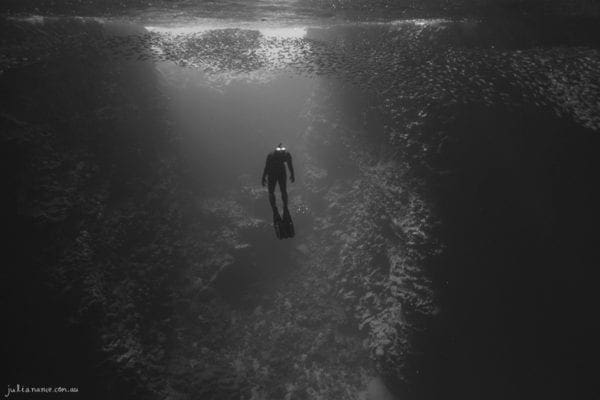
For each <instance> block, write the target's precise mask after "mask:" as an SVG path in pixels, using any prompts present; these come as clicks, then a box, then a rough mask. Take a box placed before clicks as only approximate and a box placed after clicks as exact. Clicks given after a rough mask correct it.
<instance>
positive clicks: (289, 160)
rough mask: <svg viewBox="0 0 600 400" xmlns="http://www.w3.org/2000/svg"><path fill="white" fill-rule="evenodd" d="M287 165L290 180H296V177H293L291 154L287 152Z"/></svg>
mask: <svg viewBox="0 0 600 400" xmlns="http://www.w3.org/2000/svg"><path fill="white" fill-rule="evenodd" d="M287 166H288V168H289V170H290V181H292V182H294V181H295V180H296V177H294V166H293V165H292V155H291V154H289V153H288V158H287Z"/></svg>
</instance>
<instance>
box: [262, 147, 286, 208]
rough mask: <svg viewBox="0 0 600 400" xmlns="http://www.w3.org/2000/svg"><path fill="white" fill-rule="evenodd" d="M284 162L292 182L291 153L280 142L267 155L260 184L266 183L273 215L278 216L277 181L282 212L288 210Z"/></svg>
mask: <svg viewBox="0 0 600 400" xmlns="http://www.w3.org/2000/svg"><path fill="white" fill-rule="evenodd" d="M285 164H287V166H288V168H289V170H290V181H291V182H294V167H293V166H292V155H291V154H290V153H289V152H288V151H287V150H286V148H285V147H283V145H282V144H281V143H279V145H278V146H277V147H276V148H275V150H273V151H272V152H270V153H269V154H268V155H267V162H266V164H265V170H264V172H263V175H262V185H263V186H265V185H266V184H267V178H268V188H269V202H270V203H271V208H272V209H273V215H277V216H279V212H278V211H277V203H276V201H275V185H276V184H277V183H279V190H281V200H282V201H283V212H284V215H285V214H289V211H288V194H287V176H286V171H285Z"/></svg>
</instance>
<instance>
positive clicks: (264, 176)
mask: <svg viewBox="0 0 600 400" xmlns="http://www.w3.org/2000/svg"><path fill="white" fill-rule="evenodd" d="M269 161H271V155H270V154H269V155H267V161H266V162H265V169H264V170H263V174H262V179H261V180H260V183H262V185H263V186H265V185H266V184H267V174H268V172H269Z"/></svg>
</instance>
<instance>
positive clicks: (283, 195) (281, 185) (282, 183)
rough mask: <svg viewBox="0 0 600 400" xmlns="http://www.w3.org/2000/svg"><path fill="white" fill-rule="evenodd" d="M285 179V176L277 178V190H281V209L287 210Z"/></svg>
mask: <svg viewBox="0 0 600 400" xmlns="http://www.w3.org/2000/svg"><path fill="white" fill-rule="evenodd" d="M286 180H287V177H286V176H285V175H283V176H280V177H279V189H280V190H281V200H282V201H283V209H284V210H285V211H287V209H288V194H287V182H286Z"/></svg>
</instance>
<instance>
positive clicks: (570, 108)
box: [0, 14, 600, 399]
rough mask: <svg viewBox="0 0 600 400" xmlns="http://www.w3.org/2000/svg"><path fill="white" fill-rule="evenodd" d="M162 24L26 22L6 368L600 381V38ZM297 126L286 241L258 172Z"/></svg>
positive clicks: (436, 23)
mask: <svg viewBox="0 0 600 400" xmlns="http://www.w3.org/2000/svg"><path fill="white" fill-rule="evenodd" d="M151 17H152V14H149V17H148V18H147V19H148V20H149V22H148V24H145V26H144V25H138V24H132V23H129V22H123V21H100V22H98V21H92V20H77V19H60V18H54V19H52V18H51V19H46V20H41V19H39V18H38V19H35V20H30V21H27V22H26V21H21V20H4V21H3V26H2V29H3V30H4V32H5V33H6V35H3V36H4V38H3V41H2V46H3V49H4V54H5V56H3V60H2V63H3V64H2V71H3V72H2V75H0V86H1V89H2V93H3V94H5V96H3V100H2V103H1V107H2V109H1V111H2V123H3V125H4V132H5V134H4V137H3V143H4V144H5V146H3V148H4V149H7V150H5V151H4V153H5V154H3V168H2V171H3V173H5V181H6V182H10V184H9V190H8V193H10V195H9V196H7V197H6V198H5V202H6V205H4V206H3V210H6V218H5V219H6V220H7V221H8V223H7V224H6V225H5V227H6V233H7V234H9V236H10V237H11V238H12V239H11V240H12V241H9V242H6V244H7V246H6V251H5V254H7V259H11V260H17V261H16V262H12V263H11V265H10V267H9V268H7V269H6V271H5V274H6V279H4V281H5V282H7V290H6V291H5V293H7V295H6V297H7V298H8V302H7V303H6V304H7V312H8V313H7V314H6V315H8V316H9V317H8V319H10V320H11V321H13V323H12V324H11V330H10V334H9V341H7V342H6V343H7V345H6V346H5V349H4V352H5V353H7V354H9V355H10V357H9V358H10V359H11V360H13V361H14V363H13V365H14V367H13V369H12V374H11V375H10V376H9V377H8V378H9V381H10V383H17V382H18V381H20V382H22V383H26V382H25V381H30V382H31V384H32V385H33V384H38V383H41V381H44V380H47V381H49V382H59V381H60V382H61V384H62V381H69V382H73V384H79V385H80V386H81V387H83V388H85V391H86V394H85V396H86V397H85V398H93V397H94V396H95V397H97V398H105V397H106V396H111V397H114V398H119V397H120V398H131V397H137V398H152V397H156V398H160V397H161V396H162V397H164V396H167V395H171V396H173V397H174V398H177V396H180V398H190V397H189V396H191V398H194V396H200V398H224V396H234V397H235V396H237V397H238V398H239V397H240V396H245V397H244V398H251V396H258V394H254V395H252V394H251V393H254V392H253V391H255V392H256V391H257V390H262V392H256V393H263V394H264V395H265V396H267V398H283V397H284V396H286V394H289V393H292V395H290V396H295V397H297V398H311V396H313V397H314V396H316V394H321V395H322V396H329V398H353V397H352V396H355V395H357V393H359V392H360V391H362V390H364V389H365V388H366V387H367V384H368V382H369V381H370V379H371V377H374V376H382V377H384V378H385V381H386V384H387V385H388V386H389V387H390V388H391V389H392V390H393V391H394V392H395V393H396V395H397V396H398V398H427V399H429V398H431V399H437V398H442V397H449V398H481V397H485V398H537V397H545V398H579V397H582V396H583V394H584V393H585V392H586V389H587V387H588V386H589V385H590V383H591V376H590V375H591V372H590V370H589V369H587V368H586V367H585V364H587V362H589V361H593V360H594V358H595V357H594V354H595V351H594V349H596V348H597V346H596V345H595V343H594V339H595V336H596V335H595V333H596V332H595V331H594V330H593V319H594V318H593V316H594V314H595V313H594V304H595V296H594V295H593V293H594V290H593V289H594V279H593V277H594V276H595V270H594V267H595V266H597V265H599V262H598V261H599V260H598V255H597V253H596V251H595V247H596V246H595V242H596V237H597V235H595V227H596V225H597V222H598V221H599V219H600V218H599V217H600V215H599V212H598V211H597V204H599V200H600V198H599V197H600V192H599V191H598V189H597V188H596V184H595V183H596V181H597V180H598V179H597V178H598V173H599V172H600V165H598V161H596V160H597V157H596V156H595V154H596V152H597V151H598V150H599V146H600V143H599V142H598V136H597V130H598V128H599V126H600V125H599V118H600V109H599V107H598V100H597V99H598V94H599V93H598V91H599V90H600V86H599V75H598V71H599V68H600V57H599V54H598V51H597V49H596V48H595V47H594V43H593V42H590V41H585V40H583V41H582V40H579V39H578V36H577V35H574V34H568V33H564V34H560V33H557V32H565V31H567V32H572V30H570V29H566V30H565V29H563V30H560V29H557V30H556V31H552V34H551V35H549V34H545V33H544V32H547V31H546V30H544V29H537V28H535V27H531V26H527V25H523V24H516V25H515V26H514V27H513V28H514V29H515V30H517V29H518V30H519V32H521V33H522V34H523V35H525V36H526V37H527V38H528V39H529V40H528V41H526V42H525V43H523V42H521V41H520V40H517V39H516V38H515V35H514V31H510V30H507V29H506V27H505V26H500V27H499V26H496V25H494V24H490V25H486V24H485V23H480V22H475V21H463V22H452V21H447V20H416V21H395V22H392V23H374V22H373V23H361V24H357V23H353V24H348V23H339V24H337V25H336V24H333V25H329V24H322V22H316V21H313V23H312V24H306V25H304V24H295V25H294V24H291V25H273V24H263V25H260V24H258V25H257V24H256V23H249V22H246V23H244V24H242V27H241V28H240V27H239V26H238V25H239V24H238V23H237V22H235V21H230V20H228V21H221V20H218V19H212V20H202V21H200V22H198V21H196V22H195V23H194V24H190V23H189V21H187V22H185V23H184V22H182V23H180V24H176V23H166V21H164V20H160V19H156V20H152V18H151ZM558 28H560V27H558ZM540 32H541V33H540ZM44 132H46V133H45V134H44ZM279 142H284V143H285V144H286V145H287V146H288V147H289V148H290V149H291V150H292V154H293V156H294V162H295V166H296V169H297V172H296V174H297V176H298V182H297V183H296V184H294V185H291V187H290V197H291V199H292V200H291V201H292V204H293V207H294V216H295V218H296V226H297V230H298V237H297V238H296V239H295V241H286V242H283V243H281V242H280V243H278V244H277V245H273V240H274V238H273V235H272V232H271V227H270V221H269V217H270V210H269V206H268V203H267V201H266V198H265V196H264V190H263V189H262V188H260V186H259V179H260V174H261V172H262V167H263V163H264V158H265V156H266V153H267V152H268V151H269V149H271V148H272V147H273V146H274V145H276V144H277V143H279ZM57 199H58V200H57ZM8 289H10V290H8ZM54 298H57V299H60V301H58V302H57V304H55V303H54V302H52V301H49V300H48V299H54ZM398 310H401V311H398ZM30 320H31V321H32V322H31V323H30V322H29V321H30ZM69 320H71V322H72V326H73V327H72V328H70V327H67V326H69V325H67V324H66V321H69ZM400 321H401V322H400ZM358 326H360V327H361V328H358ZM274 332H275V333H274ZM273 335H275V336H273ZM324 338H325V339H324ZM315 343H317V344H319V343H320V345H319V346H321V347H318V346H317V345H316V344H315ZM315 348H317V349H316V350H315ZM307 354H308V356H307ZM61 355H64V357H63V356H61ZM302 357H304V358H302ZM306 360H308V361H306ZM298 364H301V365H302V367H301V368H303V369H301V370H300V371H303V372H299V370H298V369H297V368H299V367H298ZM98 365H100V366H98ZM254 365H259V366H261V368H257V367H254ZM269 368H272V369H269ZM264 371H268V372H264ZM302 376H306V377H307V378H302ZM69 382H67V383H66V384H71V383H69ZM231 382H235V383H231ZM256 382H259V383H256ZM290 382H291V383H290ZM323 382H326V383H323ZM261 385H262V386H261ZM166 386H169V389H165V387H166ZM174 387H175V389H173V388H174ZM232 388H233V389H232ZM259 388H260V389H259ZM294 388H295V389H294ZM90 393H95V394H94V395H91V394H90ZM294 393H295V394H294ZM348 393H350V394H348ZM88 394H90V396H91V397H90V396H88ZM186 396H188V397H186ZM332 396H333V397H332ZM295 397H292V398H295ZM254 398H257V397H254ZM326 398H327V397H326Z"/></svg>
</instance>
